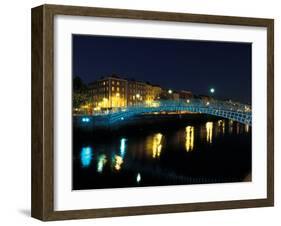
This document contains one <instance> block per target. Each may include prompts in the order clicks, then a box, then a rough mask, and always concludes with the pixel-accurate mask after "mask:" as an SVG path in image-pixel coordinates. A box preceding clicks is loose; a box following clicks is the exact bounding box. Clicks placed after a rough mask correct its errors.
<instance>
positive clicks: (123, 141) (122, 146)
mask: <svg viewBox="0 0 281 226" xmlns="http://www.w3.org/2000/svg"><path fill="white" fill-rule="evenodd" d="M126 141H127V139H125V138H121V140H120V155H121V156H122V158H124V156H125V153H126Z"/></svg>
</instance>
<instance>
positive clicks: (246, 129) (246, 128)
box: [245, 124, 250, 133]
mask: <svg viewBox="0 0 281 226" xmlns="http://www.w3.org/2000/svg"><path fill="white" fill-rule="evenodd" d="M249 127H250V126H249V124H245V131H246V132H247V133H248V132H249Z"/></svg>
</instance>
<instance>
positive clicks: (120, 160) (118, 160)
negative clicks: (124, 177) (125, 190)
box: [114, 155, 123, 171]
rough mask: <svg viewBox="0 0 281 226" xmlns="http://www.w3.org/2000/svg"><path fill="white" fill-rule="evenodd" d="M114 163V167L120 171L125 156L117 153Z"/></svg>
mask: <svg viewBox="0 0 281 226" xmlns="http://www.w3.org/2000/svg"><path fill="white" fill-rule="evenodd" d="M114 163H115V164H114V168H115V169H116V170H118V171H119V170H120V169H121V165H122V164H123V158H122V157H121V156H119V155H115V157H114Z"/></svg>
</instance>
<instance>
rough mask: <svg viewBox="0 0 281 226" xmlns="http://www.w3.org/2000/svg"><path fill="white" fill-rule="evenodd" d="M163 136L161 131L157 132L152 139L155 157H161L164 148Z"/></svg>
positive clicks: (153, 155)
mask: <svg viewBox="0 0 281 226" xmlns="http://www.w3.org/2000/svg"><path fill="white" fill-rule="evenodd" d="M162 137H163V135H162V134H161V133H156V134H155V135H154V136H153V141H152V157H153V158H159V157H160V154H161V150H162V144H161V142H162Z"/></svg>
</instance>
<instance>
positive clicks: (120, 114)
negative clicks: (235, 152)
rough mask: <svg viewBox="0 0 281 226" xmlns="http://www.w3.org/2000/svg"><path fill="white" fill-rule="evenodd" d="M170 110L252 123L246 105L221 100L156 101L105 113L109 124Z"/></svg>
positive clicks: (248, 108)
mask: <svg viewBox="0 0 281 226" xmlns="http://www.w3.org/2000/svg"><path fill="white" fill-rule="evenodd" d="M163 111H165V112H171V111H190V112H193V113H204V114H209V115H214V116H220V117H223V118H226V119H231V120H233V121H236V122H239V123H243V124H248V125H250V126H251V125H252V112H251V108H250V106H248V105H244V104H239V103H232V102H223V101H212V102H206V101H201V100H200V101H198V100H196V101H194V100H193V101H189V102H185V101H158V102H154V103H152V104H151V103H150V104H142V105H137V106H132V107H127V108H124V109H120V110H119V111H115V112H111V113H109V114H108V115H107V117H108V119H109V124H116V123H121V122H122V121H124V120H126V119H128V118H130V117H133V116H136V115H140V114H144V113H153V112H163Z"/></svg>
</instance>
